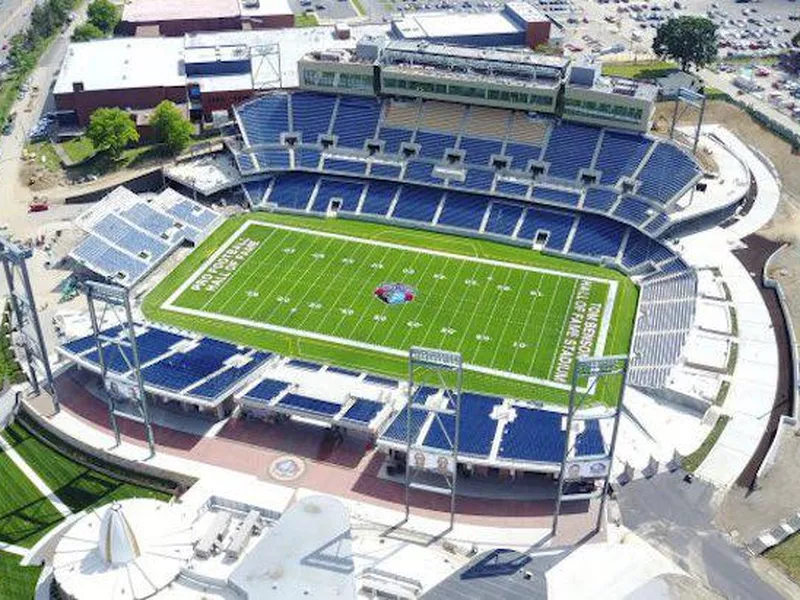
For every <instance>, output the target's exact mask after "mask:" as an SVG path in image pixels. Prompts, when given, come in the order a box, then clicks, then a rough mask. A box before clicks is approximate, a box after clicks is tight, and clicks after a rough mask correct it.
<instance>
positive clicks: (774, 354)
mask: <svg viewBox="0 0 800 600" xmlns="http://www.w3.org/2000/svg"><path fill="white" fill-rule="evenodd" d="M733 243H736V240H732V239H731V238H730V237H729V234H728V233H727V232H726V231H724V230H721V229H719V228H716V229H713V230H710V231H706V232H703V233H699V234H696V235H693V236H689V237H687V238H684V239H683V240H681V244H682V246H683V250H684V258H685V259H686V260H687V262H688V263H689V264H690V265H691V266H693V267H704V266H709V265H714V266H717V267H719V269H720V272H721V273H722V278H723V279H724V280H725V283H726V284H727V285H728V288H729V289H730V292H731V301H732V304H733V306H734V307H735V308H736V314H737V318H738V327H739V331H738V358H737V362H736V368H735V369H734V372H733V374H732V376H731V379H730V380H731V386H730V391H729V392H728V396H727V398H726V400H725V403H724V404H723V407H722V409H723V412H724V413H725V414H728V415H730V416H731V420H730V422H729V423H728V425H727V426H726V427H725V430H724V431H723V432H722V435H721V436H720V438H719V440H718V441H717V443H716V445H715V446H714V448H712V449H711V452H709V454H708V456H707V457H706V459H705V460H704V461H703V464H702V465H700V468H699V469H698V470H697V475H698V476H699V477H701V478H702V479H705V480H706V481H710V482H711V483H713V484H715V485H717V486H720V487H723V488H727V487H729V486H730V485H732V484H733V483H734V482H735V481H736V478H737V477H738V476H739V474H740V473H742V471H743V470H744V468H745V466H746V465H747V464H748V462H749V461H750V458H751V457H752V456H753V453H754V452H755V451H756V448H757V447H758V445H759V443H760V442H761V437H762V436H763V435H764V431H765V430H766V428H767V425H768V424H769V419H770V414H771V412H772V405H773V403H774V401H775V392H776V390H777V385H778V349H777V347H776V340H775V333H774V332H773V330H772V321H771V319H770V315H769V312H768V311H767V307H766V306H765V305H764V300H763V299H762V297H761V293H760V292H759V290H758V288H757V287H756V285H755V283H754V282H753V280H752V278H751V276H750V274H749V273H748V272H747V269H746V268H745V267H744V265H742V263H741V262H739V260H738V259H737V258H736V257H735V256H734V255H733V254H732V253H731V251H730V249H731V244H733Z"/></svg>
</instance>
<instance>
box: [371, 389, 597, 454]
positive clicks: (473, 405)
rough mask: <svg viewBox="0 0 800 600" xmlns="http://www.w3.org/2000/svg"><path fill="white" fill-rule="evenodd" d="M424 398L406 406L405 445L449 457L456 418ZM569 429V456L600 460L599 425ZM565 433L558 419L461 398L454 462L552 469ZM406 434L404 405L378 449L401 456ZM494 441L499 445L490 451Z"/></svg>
mask: <svg viewBox="0 0 800 600" xmlns="http://www.w3.org/2000/svg"><path fill="white" fill-rule="evenodd" d="M435 393H436V390H431V393H429V394H428V395H434V394H435ZM419 396H422V397H421V398H419ZM426 397H427V396H425V395H421V394H419V393H417V394H416V395H415V397H414V401H413V403H412V408H411V429H410V437H411V443H412V444H413V445H414V446H415V447H421V448H423V449H426V450H429V451H432V452H447V453H449V452H450V451H451V449H452V448H453V446H454V444H455V430H456V417H455V415H454V414H441V413H437V412H436V410H431V409H429V408H428V404H427V403H426V401H425V400H426ZM450 408H451V409H452V408H453V407H452V406H451V407H450ZM575 424H576V426H577V427H578V428H580V432H578V433H577V434H576V435H575V436H574V437H573V438H572V440H571V442H570V448H571V456H577V457H587V456H596V455H602V454H605V452H606V444H605V441H604V438H603V433H602V430H601V428H600V422H599V420H598V419H592V418H587V419H583V418H578V419H576V421H575ZM565 428H566V415H565V414H564V413H561V412H556V411H551V410H545V409H541V408H533V407H531V406H530V405H527V404H525V403H521V402H514V401H509V400H503V399H502V398H499V397H495V396H485V395H482V394H474V393H464V394H462V397H461V418H460V421H459V429H460V431H459V447H458V453H459V460H460V461H461V462H467V463H468V462H470V461H471V460H477V461H480V462H481V463H482V464H485V463H486V462H487V461H488V462H489V463H490V464H497V465H498V466H510V465H511V464H512V463H514V464H516V465H520V463H540V464H541V463H544V465H542V466H550V467H551V468H555V467H556V466H557V465H558V463H560V461H561V459H562V456H563V453H564V447H565V446H566V444H567V434H566V430H565ZM408 433H409V428H408V408H407V406H405V405H404V406H403V407H402V408H401V409H400V410H398V411H397V412H396V413H395V414H394V416H393V418H392V419H390V420H389V421H388V423H387V425H386V426H385V428H384V429H383V432H382V433H381V435H380V437H379V438H378V445H379V446H383V447H386V448H389V449H397V450H403V449H404V448H405V445H406V443H407V434H408ZM498 437H499V445H498V446H497V447H496V448H495V444H496V440H497V439H498Z"/></svg>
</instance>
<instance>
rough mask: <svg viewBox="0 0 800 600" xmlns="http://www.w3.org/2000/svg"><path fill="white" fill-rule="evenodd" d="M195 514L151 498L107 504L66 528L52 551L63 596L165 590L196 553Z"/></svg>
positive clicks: (125, 595)
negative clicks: (53, 551) (193, 549)
mask: <svg viewBox="0 0 800 600" xmlns="http://www.w3.org/2000/svg"><path fill="white" fill-rule="evenodd" d="M192 522H193V519H192V517H191V515H189V514H188V513H186V512H185V511H183V510H181V508H180V507H177V506H173V505H170V504H166V503H164V502H160V501H158V500H152V499H149V498H135V499H131V500H123V501H121V502H118V503H117V502H114V503H112V504H107V505H105V506H102V507H100V508H98V509H96V510H94V511H92V512H90V513H88V514H87V515H85V516H84V517H82V518H81V519H80V520H78V521H77V522H76V523H75V524H74V525H73V526H72V527H70V528H69V530H68V531H67V532H66V533H65V534H64V536H63V537H62V538H61V540H60V541H59V542H58V546H57V547H56V551H55V555H54V557H53V576H54V578H55V581H56V584H57V585H58V587H59V590H60V592H61V595H62V597H65V598H74V599H76V600H79V599H84V598H86V599H89V598H91V599H94V598H103V599H108V600H116V599H120V600H121V599H125V600H140V599H142V598H148V597H150V596H153V595H155V594H157V593H158V592H159V591H161V590H163V589H164V588H165V587H167V586H168V585H169V584H170V583H172V582H173V581H174V580H175V579H176V578H177V577H178V575H179V574H180V570H181V567H182V566H183V565H185V564H186V563H187V561H188V560H189V559H190V558H191V556H192Z"/></svg>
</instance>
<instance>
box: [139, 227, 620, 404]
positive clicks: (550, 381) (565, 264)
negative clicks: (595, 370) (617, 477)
mask: <svg viewBox="0 0 800 600" xmlns="http://www.w3.org/2000/svg"><path fill="white" fill-rule="evenodd" d="M394 282H401V283H403V284H406V285H408V286H410V287H411V288H413V289H414V290H415V293H416V295H415V298H414V300H413V301H411V302H407V303H403V304H399V305H388V304H385V303H384V302H382V301H381V300H379V299H378V298H376V297H375V295H374V293H373V292H374V290H375V289H376V288H377V287H379V286H381V285H382V284H385V283H394ZM635 307H636V290H635V287H634V286H633V284H632V283H631V282H630V281H629V280H628V279H627V278H625V277H624V276H622V275H620V274H618V273H616V272H614V271H611V270H608V269H604V268H600V267H595V266H590V265H585V264H581V263H576V262H573V261H567V260H563V259H557V258H553V257H549V256H544V255H542V254H540V253H538V252H534V251H532V250H530V249H529V248H519V247H511V246H507V245H503V244H499V243H494V242H488V241H483V240H475V239H468V238H459V237H455V236H450V235H444V234H436V233H430V232H423V231H417V230H408V229H401V228H396V227H389V226H386V225H377V224H372V223H363V222H354V221H344V220H338V219H337V220H323V219H318V218H303V217H294V216H288V215H262V214H251V215H246V216H242V217H238V218H234V219H230V220H229V221H228V222H226V223H225V224H224V225H223V226H222V227H221V228H220V229H219V230H218V231H217V232H215V234H214V235H212V236H211V238H209V240H207V241H206V242H205V243H204V244H203V245H202V246H201V247H200V248H199V249H198V250H196V251H195V252H194V253H193V254H192V255H191V256H190V257H189V258H188V259H187V260H186V261H184V262H183V263H182V264H181V265H180V266H179V267H178V268H177V269H176V270H175V271H174V272H173V273H172V274H171V275H170V276H168V277H167V278H166V279H165V280H164V281H163V282H162V283H161V284H160V285H159V286H158V287H157V288H156V289H155V290H154V291H153V292H152V293H151V294H150V295H149V296H148V298H147V299H146V301H145V303H144V309H145V312H146V314H147V315H148V316H149V317H150V318H153V319H155V320H161V321H165V322H168V323H171V324H175V325H178V326H182V327H186V328H189V329H195V330H198V331H201V332H203V333H206V334H209V335H215V336H217V337H222V338H225V339H230V340H232V341H236V342H239V343H244V344H246V345H251V346H256V347H262V348H267V349H271V350H276V351H278V352H281V353H284V354H289V355H297V356H303V357H307V358H313V359H315V360H323V361H325V362H331V363H336V364H342V365H346V366H353V367H357V368H362V369H366V370H370V371H375V372H379V373H386V374H392V375H400V374H402V373H403V372H404V371H403V368H404V364H405V356H406V355H407V351H408V348H409V347H410V346H412V345H420V346H429V347H438V348H446V349H449V350H456V351H459V352H461V353H462V355H463V358H464V362H465V363H466V365H467V370H468V373H469V375H468V379H467V380H466V381H465V384H466V385H467V387H470V388H473V389H481V390H484V391H495V392H496V393H503V394H508V395H515V396H518V397H523V398H536V399H542V400H545V401H563V398H564V393H565V390H566V388H567V385H568V382H569V376H570V366H571V363H572V359H573V357H574V356H576V355H577V354H583V353H589V354H615V353H620V352H623V353H624V352H627V349H628V344H629V339H630V333H631V326H632V319H633V313H634V311H635Z"/></svg>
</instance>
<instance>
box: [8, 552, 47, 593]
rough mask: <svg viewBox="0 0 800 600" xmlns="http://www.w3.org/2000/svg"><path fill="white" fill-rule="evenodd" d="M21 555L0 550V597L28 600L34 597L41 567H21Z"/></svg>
mask: <svg viewBox="0 0 800 600" xmlns="http://www.w3.org/2000/svg"><path fill="white" fill-rule="evenodd" d="M21 558H22V557H20V556H17V555H16V554H10V553H8V552H0V598H3V599H6V598H7V599H8V600H29V599H30V598H33V597H34V593H35V591H36V582H37V581H38V580H39V574H40V573H41V571H42V567H22V566H20V564H19V561H20V559H21Z"/></svg>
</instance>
